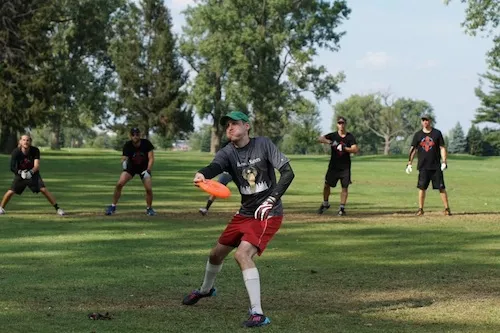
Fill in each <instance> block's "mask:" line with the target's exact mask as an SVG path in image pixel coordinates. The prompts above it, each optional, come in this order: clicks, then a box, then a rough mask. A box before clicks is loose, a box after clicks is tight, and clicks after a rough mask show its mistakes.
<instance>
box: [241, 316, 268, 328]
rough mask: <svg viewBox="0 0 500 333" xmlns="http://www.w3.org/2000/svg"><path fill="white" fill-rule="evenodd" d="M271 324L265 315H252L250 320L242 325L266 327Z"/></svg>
mask: <svg viewBox="0 0 500 333" xmlns="http://www.w3.org/2000/svg"><path fill="white" fill-rule="evenodd" d="M270 323H271V320H270V319H269V318H268V317H266V316H264V315H263V314H256V313H254V314H251V315H250V317H249V318H248V320H245V321H244V322H243V324H242V326H243V327H260V326H266V325H269V324H270Z"/></svg>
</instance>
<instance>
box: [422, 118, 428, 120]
mask: <svg viewBox="0 0 500 333" xmlns="http://www.w3.org/2000/svg"><path fill="white" fill-rule="evenodd" d="M422 121H430V119H427V118H422Z"/></svg>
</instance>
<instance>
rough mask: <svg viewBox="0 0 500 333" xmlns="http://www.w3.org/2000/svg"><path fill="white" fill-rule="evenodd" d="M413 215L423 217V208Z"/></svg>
mask: <svg viewBox="0 0 500 333" xmlns="http://www.w3.org/2000/svg"><path fill="white" fill-rule="evenodd" d="M415 215H417V216H422V215H424V210H423V208H419V209H418V210H417V212H416V213H415Z"/></svg>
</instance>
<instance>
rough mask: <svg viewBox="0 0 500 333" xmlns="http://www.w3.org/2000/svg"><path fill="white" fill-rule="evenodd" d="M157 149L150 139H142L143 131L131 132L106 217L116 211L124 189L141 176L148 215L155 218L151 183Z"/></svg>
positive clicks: (134, 129)
mask: <svg viewBox="0 0 500 333" xmlns="http://www.w3.org/2000/svg"><path fill="white" fill-rule="evenodd" d="M154 149H155V147H154V146H153V144H152V143H151V142H150V141H149V140H148V139H141V131H140V130H139V129H138V128H137V127H134V128H132V129H131V130H130V141H127V142H126V143H125V145H124V146H123V154H122V168H123V171H122V173H121V175H120V179H119V180H118V183H117V184H116V187H115V193H114V195H113V202H112V203H111V205H109V206H108V207H107V208H106V215H112V214H114V213H115V211H116V204H117V203H118V200H119V199H120V196H121V194H122V189H123V187H124V186H125V184H127V183H128V182H129V180H131V179H132V178H134V176H135V175H139V176H140V177H141V180H142V184H143V185H144V189H145V190H146V215H149V216H155V215H156V212H155V210H154V209H153V207H152V205H153V185H152V182H151V169H152V168H153V163H154V160H155V158H154V151H153V150H154Z"/></svg>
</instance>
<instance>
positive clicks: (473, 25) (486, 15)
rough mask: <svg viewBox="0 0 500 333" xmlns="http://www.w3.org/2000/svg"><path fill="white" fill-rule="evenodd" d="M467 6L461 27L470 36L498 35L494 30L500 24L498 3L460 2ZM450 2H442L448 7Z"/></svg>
mask: <svg viewBox="0 0 500 333" xmlns="http://www.w3.org/2000/svg"><path fill="white" fill-rule="evenodd" d="M460 1H461V2H462V3H465V4H466V5H467V7H466V10H465V20H464V21H463V22H462V26H463V27H464V28H465V30H466V32H467V33H468V34H470V35H473V36H475V35H477V34H478V33H485V34H492V33H495V32H496V33H498V32H497V31H495V29H496V28H497V27H498V26H499V24H500V2H499V1H496V0H479V1H478V0H460ZM451 2H452V1H451V0H444V3H445V4H446V5H448V4H449V3H451Z"/></svg>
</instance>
